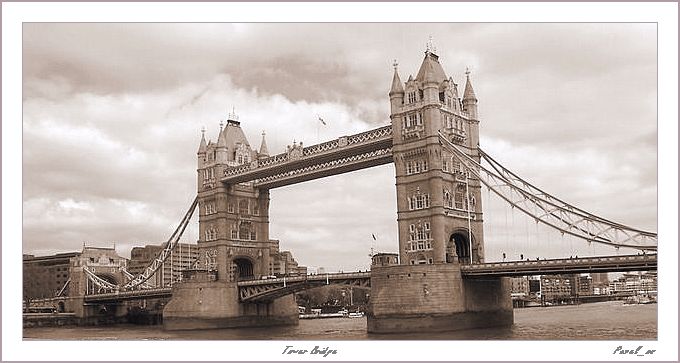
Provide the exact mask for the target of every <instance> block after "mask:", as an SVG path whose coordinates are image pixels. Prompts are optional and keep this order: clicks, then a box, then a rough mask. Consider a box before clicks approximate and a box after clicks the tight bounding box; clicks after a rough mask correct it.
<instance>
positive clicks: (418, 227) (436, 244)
mask: <svg viewBox="0 0 680 363" xmlns="http://www.w3.org/2000/svg"><path fill="white" fill-rule="evenodd" d="M658 31H659V24H658V23H655V22H438V21H435V22H422V21H418V22H407V21H399V22H302V21H297V22H213V21H210V22H193V21H190V22H176V21H172V22H103V21H102V22H99V21H97V22H79V21H68V22H42V21H27V22H23V23H22V24H21V43H20V46H21V64H20V66H21V72H20V77H21V130H20V131H21V139H20V140H21V141H20V157H19V156H18V155H17V157H19V158H20V164H21V165H20V166H21V171H20V178H21V181H20V187H21V193H20V198H21V213H20V220H21V221H20V222H21V223H20V229H21V231H20V233H21V235H20V236H21V241H20V242H21V243H20V247H21V253H22V260H21V261H22V264H21V267H20V274H19V273H17V274H16V275H15V276H13V277H12V278H13V279H16V280H17V281H19V279H18V276H19V275H21V283H20V285H21V296H11V297H10V296H6V295H5V294H3V300H7V299H10V298H12V299H17V300H18V299H20V300H21V324H22V326H21V336H20V339H21V340H22V341H23V342H25V343H34V342H57V341H68V342H75V341H87V342H88V343H84V344H89V343H93V342H95V343H96V342H97V341H110V340H116V341H147V340H154V341H155V340H160V341H182V342H197V341H209V342H214V341H225V342H226V341H232V343H234V342H233V341H237V342H238V341H241V342H243V344H248V343H254V342H253V341H269V343H268V344H270V345H273V348H271V350H272V352H274V353H273V354H274V355H272V356H271V358H270V359H284V360H289V359H293V358H294V357H296V356H300V355H305V356H306V359H341V358H340V357H343V356H342V355H341V354H342V352H343V347H344V346H342V344H343V342H344V341H350V342H359V341H371V342H374V344H382V343H386V344H387V343H388V342H389V341H397V342H404V343H405V344H417V343H418V342H419V341H433V342H443V341H450V342H452V343H453V344H458V345H457V346H458V347H460V346H461V345H460V344H462V343H465V342H467V341H472V343H473V344H474V343H475V342H478V341H484V342H498V341H512V342H516V343H514V344H518V345H519V344H521V342H524V341H550V342H562V343H564V342H591V341H596V342H602V343H605V345H606V346H604V347H603V351H604V353H603V354H604V355H603V356H604V357H609V358H605V359H614V358H617V357H620V355H622V354H625V355H626V357H630V356H634V357H636V359H655V357H654V354H655V351H656V346H654V343H656V342H657V341H658V340H659V336H660V328H659V320H660V319H659V318H660V310H659V306H660V305H661V304H663V303H664V302H663V300H664V299H666V298H672V299H677V296H670V295H669V294H668V292H666V293H665V294H664V291H663V289H661V288H659V286H661V284H660V283H659V282H658V279H661V278H662V276H660V275H662V274H659V272H658V271H657V268H658V265H657V256H658V254H657V251H658V250H662V249H664V248H666V247H665V246H667V245H668V244H673V245H676V246H674V247H673V248H677V240H673V241H672V240H668V239H664V238H660V240H661V241H662V242H663V243H661V245H659V243H658V242H659V238H657V233H659V214H660V213H661V211H660V209H659V196H658V193H659V168H661V167H662V166H661V165H662V164H661V161H660V160H659V152H660V151H659V135H660V131H659V124H660V123H675V124H677V119H676V120H662V119H660V118H659V110H658V108H659V92H660V91H659V78H658V75H659V44H658V40H659V39H658V37H659V35H658ZM676 59H677V58H676ZM3 194H4V193H3ZM3 218H4V217H3ZM3 224H5V223H3ZM16 242H19V241H16ZM16 242H15V243H16ZM3 245H4V244H3ZM672 251H676V250H672ZM4 258H6V257H3V259H4ZM11 258H12V259H15V260H18V255H17V256H11ZM18 272H19V271H18ZM3 275H5V274H3ZM675 288H677V287H675ZM673 291H675V292H677V290H673ZM666 303H669V301H667V302H666ZM670 303H671V304H677V301H676V300H672V301H670ZM661 319H663V317H661ZM276 342H280V343H276ZM286 342H288V343H286ZM182 344H184V343H182ZM397 344H401V343H397ZM232 346H233V345H232ZM255 346H256V345H254V346H253V347H255ZM392 346H393V347H395V346H398V345H392ZM676 350H677V349H676ZM344 357H346V358H348V357H350V356H344ZM388 357H389V358H390V359H398V358H399V355H398V354H397V355H394V354H392V355H389V356H388ZM558 358H559V357H553V358H552V359H558ZM219 359H229V358H224V357H221V358H219ZM232 359H233V358H232ZM348 359H352V358H348ZM369 359H370V357H369ZM448 359H456V358H455V357H450V358H448ZM466 359H471V358H466Z"/></svg>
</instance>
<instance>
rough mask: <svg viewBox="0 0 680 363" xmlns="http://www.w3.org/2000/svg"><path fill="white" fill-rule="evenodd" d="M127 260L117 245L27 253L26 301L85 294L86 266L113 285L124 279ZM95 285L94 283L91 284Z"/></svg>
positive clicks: (24, 263)
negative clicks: (48, 253)
mask: <svg viewBox="0 0 680 363" xmlns="http://www.w3.org/2000/svg"><path fill="white" fill-rule="evenodd" d="M127 262H128V261H127V259H125V258H123V257H121V256H119V255H118V254H117V253H116V250H115V248H108V247H83V250H82V251H81V252H68V253H58V254H55V255H51V256H38V257H36V256H33V255H24V256H23V293H24V300H31V299H40V298H49V297H54V296H56V295H59V294H60V295H69V294H71V293H73V294H76V295H78V294H84V293H85V290H86V289H87V288H88V286H87V282H86V280H87V279H86V278H85V277H84V273H83V269H85V268H87V269H89V270H90V271H91V272H92V273H93V274H95V275H97V276H98V277H99V278H101V279H103V280H106V281H108V282H110V283H113V284H120V283H122V282H123V279H124V277H123V275H122V270H124V269H125V268H126V266H127ZM90 288H92V286H90Z"/></svg>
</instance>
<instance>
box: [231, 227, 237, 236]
mask: <svg viewBox="0 0 680 363" xmlns="http://www.w3.org/2000/svg"><path fill="white" fill-rule="evenodd" d="M231 239H238V230H237V228H236V224H233V225H232V226H231Z"/></svg>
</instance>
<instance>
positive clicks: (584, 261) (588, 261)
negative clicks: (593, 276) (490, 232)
mask: <svg viewBox="0 0 680 363" xmlns="http://www.w3.org/2000/svg"><path fill="white" fill-rule="evenodd" d="M656 260H657V255H656V254H643V255H630V256H598V257H581V258H564V259H550V260H529V261H508V262H490V263H483V264H472V265H465V266H464V269H467V270H484V269H493V268H503V267H534V266H569V265H594V264H604V263H617V262H630V261H639V262H648V261H649V262H652V261H656Z"/></svg>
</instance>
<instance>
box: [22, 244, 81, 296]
mask: <svg viewBox="0 0 680 363" xmlns="http://www.w3.org/2000/svg"><path fill="white" fill-rule="evenodd" d="M79 255H80V252H68V253H58V254H56V255H52V256H39V257H35V256H33V255H24V256H23V275H24V276H23V291H24V300H31V299H41V298H48V297H54V296H55V295H56V294H57V293H58V292H59V291H60V290H61V288H63V287H64V285H65V284H66V281H68V279H69V277H70V269H71V260H72V259H73V258H74V257H77V256H79Z"/></svg>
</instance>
